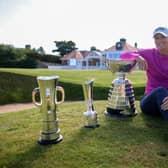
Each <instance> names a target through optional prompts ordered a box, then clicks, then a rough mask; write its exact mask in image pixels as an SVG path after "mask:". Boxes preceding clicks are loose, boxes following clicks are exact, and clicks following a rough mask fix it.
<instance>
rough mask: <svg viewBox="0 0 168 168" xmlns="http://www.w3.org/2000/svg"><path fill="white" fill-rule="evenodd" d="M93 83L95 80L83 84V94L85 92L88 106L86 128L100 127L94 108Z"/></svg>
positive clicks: (85, 114) (85, 113)
mask: <svg viewBox="0 0 168 168" xmlns="http://www.w3.org/2000/svg"><path fill="white" fill-rule="evenodd" d="M93 82H94V80H93V79H91V80H88V81H85V82H84V84H83V92H84V97H85V101H86V106H87V111H86V112H84V116H85V122H84V127H85V128H96V127H99V124H98V121H97V112H96V111H95V110H94V106H93Z"/></svg>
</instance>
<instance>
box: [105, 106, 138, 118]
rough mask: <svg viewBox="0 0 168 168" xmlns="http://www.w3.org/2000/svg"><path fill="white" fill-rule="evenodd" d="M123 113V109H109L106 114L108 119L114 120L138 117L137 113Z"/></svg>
mask: <svg viewBox="0 0 168 168" xmlns="http://www.w3.org/2000/svg"><path fill="white" fill-rule="evenodd" d="M123 111H124V110H122V109H111V108H107V109H106V111H105V112H104V114H105V116H107V117H113V118H130V117H135V116H136V115H137V112H134V113H132V114H131V113H124V112H123Z"/></svg>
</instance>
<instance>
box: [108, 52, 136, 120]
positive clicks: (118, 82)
mask: <svg viewBox="0 0 168 168" xmlns="http://www.w3.org/2000/svg"><path fill="white" fill-rule="evenodd" d="M107 64H108V68H109V70H110V71H111V72H112V73H113V74H114V73H117V74H118V78H116V79H114V80H113V81H112V83H111V88H110V89H109V93H108V100H107V105H106V111H105V115H106V116H109V117H116V118H125V117H133V116H135V115H136V114H137V111H136V105H135V97H134V89H133V86H132V83H131V81H130V80H128V79H127V78H126V74H127V73H130V72H131V71H132V70H133V68H134V67H135V65H136V59H135V58H134V57H130V56H129V55H126V54H125V55H124V54H123V56H120V58H118V59H107Z"/></svg>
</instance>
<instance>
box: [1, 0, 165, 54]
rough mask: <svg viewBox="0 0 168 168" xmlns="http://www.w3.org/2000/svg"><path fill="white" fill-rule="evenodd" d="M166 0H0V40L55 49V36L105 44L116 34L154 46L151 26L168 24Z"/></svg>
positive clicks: (84, 46)
mask: <svg viewBox="0 0 168 168" xmlns="http://www.w3.org/2000/svg"><path fill="white" fill-rule="evenodd" d="M166 4H167V0H155V1H148V0H0V44H12V45H13V46H14V47H19V48H24V47H25V45H26V44H31V47H32V48H36V49H37V48H39V47H40V46H42V47H43V48H44V50H45V51H46V53H48V54H54V53H52V50H53V49H56V45H55V43H54V41H64V40H65V41H69V40H72V41H73V42H75V44H76V47H77V48H78V49H79V50H90V47H91V46H95V47H96V48H97V49H100V50H104V49H107V48H109V47H111V46H113V45H115V43H116V42H117V41H119V40H120V38H125V39H127V42H128V43H129V44H131V45H133V46H134V44H135V42H137V44H138V47H139V48H151V47H154V42H153V38H152V32H153V30H154V29H155V28H156V27H158V26H166V27H167V26H168V14H167V5H166Z"/></svg>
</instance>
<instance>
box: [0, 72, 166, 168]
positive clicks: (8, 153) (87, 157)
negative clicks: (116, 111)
mask: <svg viewBox="0 0 168 168" xmlns="http://www.w3.org/2000/svg"><path fill="white" fill-rule="evenodd" d="M40 75H58V76H60V79H59V85H61V86H63V87H64V89H65V96H66V99H65V102H64V103H63V104H61V105H60V106H59V107H58V111H57V114H58V118H59V128H60V129H61V134H62V135H63V141H62V142H60V143H58V144H54V145H49V146H42V145H39V144H38V143H37V140H38V138H39V136H40V133H39V132H40V130H41V121H42V118H41V117H42V114H41V113H40V112H39V109H38V108H33V109H30V110H24V111H18V112H14V113H3V114H0V142H1V143H0V168H56V167H58V168H79V167H80V168H167V167H168V148H167V146H168V131H167V130H168V125H167V123H166V122H165V121H163V120H162V119H161V118H152V117H150V116H146V115H144V114H142V113H141V112H140V109H139V101H138V100H139V98H140V97H141V96H142V95H143V92H144V87H145V82H146V78H145V74H144V72H142V71H134V72H132V73H131V74H129V75H127V77H128V78H129V79H130V80H131V81H132V83H133V87H134V90H135V97H136V105H137V110H138V112H139V113H138V115H137V116H136V117H134V118H127V119H115V118H106V117H105V116H104V110H105V106H106V99H107V94H108V90H109V87H110V84H111V81H112V80H113V79H114V78H116V77H117V76H116V75H112V74H111V72H109V71H106V70H91V71H87V70H48V69H0V79H1V80H0V95H1V96H0V104H6V103H16V102H31V101H32V100H31V92H32V90H33V89H34V88H35V87H37V81H36V76H40ZM91 78H94V79H95V82H94V107H95V110H96V111H97V112H98V118H99V124H100V127H99V128H95V129H86V128H83V124H84V115H83V112H84V111H86V105H85V103H84V101H81V100H83V91H82V83H83V82H84V81H85V80H88V79H91ZM72 100H78V101H72ZM66 101H67V102H66Z"/></svg>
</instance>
